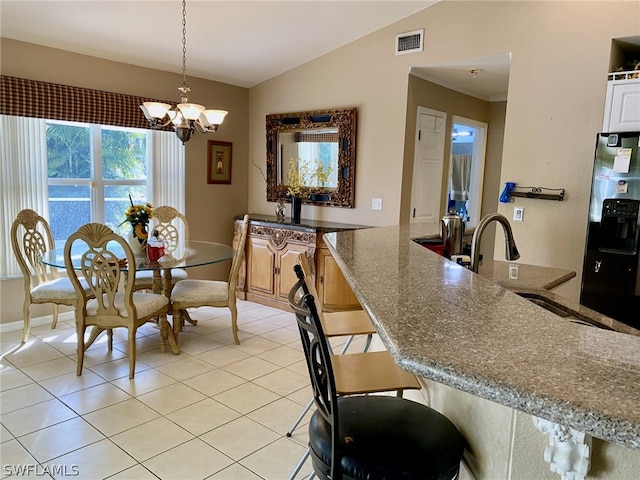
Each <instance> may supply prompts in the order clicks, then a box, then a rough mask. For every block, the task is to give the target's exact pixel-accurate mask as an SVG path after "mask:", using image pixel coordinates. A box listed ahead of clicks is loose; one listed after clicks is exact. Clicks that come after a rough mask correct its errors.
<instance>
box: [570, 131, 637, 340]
mask: <svg viewBox="0 0 640 480" xmlns="http://www.w3.org/2000/svg"><path fill="white" fill-rule="evenodd" d="M639 213H640V132H620V133H599V134H598V135H597V138H596V149H595V159H594V165H593V178H592V185H591V201H590V204H589V225H588V229H587V241H586V251H585V257H584V265H583V270H582V289H581V293H580V303H581V304H583V305H585V306H587V307H589V308H592V309H594V310H596V311H598V312H600V313H603V314H604V315H607V316H609V317H612V318H615V319H616V320H619V321H621V322H624V323H626V324H628V325H631V326H633V327H636V328H640V278H639V277H638V276H639V274H640V268H639V267H638V260H639V257H640V254H639V250H640V249H639V246H638V240H639V232H640V228H639V226H640V225H639V223H638V220H639Z"/></svg>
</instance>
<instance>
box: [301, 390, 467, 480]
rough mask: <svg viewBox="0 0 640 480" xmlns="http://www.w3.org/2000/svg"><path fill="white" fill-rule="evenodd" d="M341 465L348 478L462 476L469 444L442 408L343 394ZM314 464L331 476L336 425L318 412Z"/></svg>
mask: <svg viewBox="0 0 640 480" xmlns="http://www.w3.org/2000/svg"><path fill="white" fill-rule="evenodd" d="M337 402H338V411H339V415H338V431H339V434H338V438H339V444H338V445H336V446H335V447H336V448H337V449H339V451H340V453H341V457H340V470H341V471H342V475H343V477H344V478H357V479H365V478H366V479H371V480H374V479H383V478H393V479H399V480H400V479H422V480H424V479H429V480H445V479H446V480H451V479H453V478H455V477H456V475H457V474H458V471H459V468H460V460H461V458H462V453H463V450H464V445H463V441H462V437H461V436H460V434H459V433H458V430H457V429H456V427H455V426H454V425H453V423H451V421H449V419H447V418H446V417H445V416H444V415H442V414H440V413H439V412H437V411H435V410H433V409H431V408H428V407H425V406H424V405H421V404H419V403H416V402H413V401H411V400H407V399H404V398H398V397H386V396H378V395H369V396H359V397H338V399H337ZM309 442H310V447H311V458H312V462H313V466H314V470H315V472H316V473H317V474H319V476H320V477H322V474H324V475H325V476H327V477H330V465H331V457H332V451H331V448H332V445H331V426H330V425H329V424H328V423H327V422H326V421H325V420H324V418H323V417H322V415H321V414H319V413H318V412H316V413H315V414H314V415H313V417H312V418H311V422H310V424H309Z"/></svg>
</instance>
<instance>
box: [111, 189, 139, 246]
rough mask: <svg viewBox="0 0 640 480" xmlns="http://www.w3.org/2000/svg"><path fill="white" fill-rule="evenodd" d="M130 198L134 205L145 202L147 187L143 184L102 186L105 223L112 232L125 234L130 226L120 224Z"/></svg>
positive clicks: (129, 204)
mask: <svg viewBox="0 0 640 480" xmlns="http://www.w3.org/2000/svg"><path fill="white" fill-rule="evenodd" d="M129 195H131V200H133V203H134V204H136V205H144V204H145V203H146V202H147V187H146V186H145V185H139V186H131V185H108V186H105V187H104V220H105V224H106V225H107V226H108V227H109V228H111V229H112V230H113V231H114V232H116V233H120V234H121V235H126V234H128V233H129V229H130V228H131V227H130V225H129V224H126V223H125V224H124V225H120V224H121V223H122V221H123V220H124V219H125V212H126V211H127V210H128V209H129V207H130V206H131V201H130V200H129Z"/></svg>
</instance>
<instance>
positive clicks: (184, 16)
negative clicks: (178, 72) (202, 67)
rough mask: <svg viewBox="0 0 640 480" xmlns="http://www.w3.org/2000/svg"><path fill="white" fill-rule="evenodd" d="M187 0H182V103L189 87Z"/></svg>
mask: <svg viewBox="0 0 640 480" xmlns="http://www.w3.org/2000/svg"><path fill="white" fill-rule="evenodd" d="M186 70H187V0H182V85H181V86H180V88H178V90H180V91H181V92H182V100H181V101H182V103H185V102H186V101H187V93H188V92H189V90H191V89H190V88H189V85H187V76H186V73H185V72H186Z"/></svg>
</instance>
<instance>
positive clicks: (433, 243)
mask: <svg viewBox="0 0 640 480" xmlns="http://www.w3.org/2000/svg"><path fill="white" fill-rule="evenodd" d="M413 241H414V242H416V243H417V244H418V245H422V246H423V247H425V248H428V249H429V250H431V251H432V252H436V253H437V254H438V255H444V243H443V241H442V239H441V238H440V237H435V238H433V237H423V238H414V239H413Z"/></svg>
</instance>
